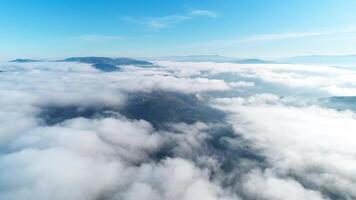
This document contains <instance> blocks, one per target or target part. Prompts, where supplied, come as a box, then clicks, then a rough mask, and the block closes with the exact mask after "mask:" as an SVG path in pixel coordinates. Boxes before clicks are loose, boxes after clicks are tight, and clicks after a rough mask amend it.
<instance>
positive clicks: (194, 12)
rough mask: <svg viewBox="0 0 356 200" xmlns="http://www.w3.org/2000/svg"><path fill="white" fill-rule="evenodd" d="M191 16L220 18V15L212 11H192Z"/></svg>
mask: <svg viewBox="0 0 356 200" xmlns="http://www.w3.org/2000/svg"><path fill="white" fill-rule="evenodd" d="M190 15H198V16H207V17H212V18H216V17H218V14H216V13H215V12H212V11H210V10H192V11H191V12H190Z"/></svg>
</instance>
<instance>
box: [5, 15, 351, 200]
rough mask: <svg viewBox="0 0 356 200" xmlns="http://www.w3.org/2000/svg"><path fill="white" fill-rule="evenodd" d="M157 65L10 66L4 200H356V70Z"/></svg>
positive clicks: (233, 65)
mask: <svg viewBox="0 0 356 200" xmlns="http://www.w3.org/2000/svg"><path fill="white" fill-rule="evenodd" d="M192 15H193V13H192ZM194 15H209V14H208V13H206V12H203V11H199V12H196V13H195V14H194ZM155 64H156V65H155V66H151V67H145V68H142V67H138V66H121V67H120V70H119V71H115V72H102V71H99V70H97V69H95V68H93V67H92V66H91V65H88V64H80V63H69V62H39V63H21V64H16V63H11V64H10V63H3V64H1V69H0V70H1V71H2V72H1V73H0V96H1V98H0V108H1V109H0V199H5V200H15V199H16V200H18V199H38V200H42V199H43V200H44V199H56V200H63V199H66V200H68V199H69V200H71V199H73V200H74V199H75V200H81V199H83V200H84V199H85V200H88V199H89V200H91V199H92V200H99V199H100V200H115V199H123V200H131V199H155V200H157V199H158V200H165V199H170V200H171V199H173V200H181V199H184V200H190V199H192V200H193V199H212V200H215V199H224V200H228V199H229V200H230V199H233V200H235V199H236V200H244V199H246V200H250V199H251V200H252V199H263V200H265V199H268V200H269V199H271V200H272V199H273V200H274V199H291V200H294V199H298V200H299V199H308V200H309V199H316V200H319V199H320V200H321V199H325V200H326V199H354V198H356V193H355V190H354V188H355V187H356V173H355V172H356V170H355V168H354V166H356V159H355V158H356V150H355V148H354V144H355V143H356V136H355V135H354V133H353V130H355V129H356V115H355V112H354V109H353V108H354V107H352V105H353V103H354V102H353V101H354V98H353V96H354V95H356V94H355V85H356V82H355V80H356V79H355V77H356V76H355V75H356V74H355V72H354V70H353V69H346V68H344V69H341V68H336V67H330V66H305V65H286V64H232V63H209V62H168V61H159V62H156V63H155ZM335 96H343V97H342V98H341V97H335ZM340 105H343V106H342V107H341V106H340Z"/></svg>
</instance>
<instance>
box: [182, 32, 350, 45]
mask: <svg viewBox="0 0 356 200" xmlns="http://www.w3.org/2000/svg"><path fill="white" fill-rule="evenodd" d="M354 32H356V27H348V28H343V29H335V30H331V31H305V32H287V33H273V34H260V35H251V36H247V37H238V38H226V39H220V40H212V41H208V42H204V43H196V44H189V45H184V47H214V48H220V47H228V46H233V45H239V44H253V43H262V42H270V41H282V40H292V39H303V38H311V37H321V36H331V35H342V34H350V33H354Z"/></svg>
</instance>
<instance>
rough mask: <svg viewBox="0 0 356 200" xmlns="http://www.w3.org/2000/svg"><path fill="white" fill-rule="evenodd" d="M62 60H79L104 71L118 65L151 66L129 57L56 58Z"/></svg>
mask: <svg viewBox="0 0 356 200" xmlns="http://www.w3.org/2000/svg"><path fill="white" fill-rule="evenodd" d="M58 61H64V62H80V63H88V64H92V66H93V67H94V68H96V69H98V70H101V71H104V72H112V71H117V70H119V69H120V67H119V66H120V65H139V66H151V65H153V64H152V63H150V62H147V61H143V60H135V59H131V58H109V57H71V58H67V59H64V60H58Z"/></svg>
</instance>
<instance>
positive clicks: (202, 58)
mask: <svg viewBox="0 0 356 200" xmlns="http://www.w3.org/2000/svg"><path fill="white" fill-rule="evenodd" d="M154 60H169V61H178V62H230V63H240V64H262V63H273V61H267V60H261V59H257V58H236V57H226V56H219V55H190V56H166V57H158V58H154Z"/></svg>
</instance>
